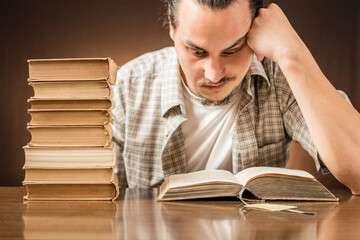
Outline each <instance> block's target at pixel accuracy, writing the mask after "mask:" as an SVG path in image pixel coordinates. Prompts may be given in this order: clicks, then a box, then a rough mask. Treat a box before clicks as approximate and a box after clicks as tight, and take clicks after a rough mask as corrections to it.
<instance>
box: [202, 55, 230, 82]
mask: <svg viewBox="0 0 360 240" xmlns="http://www.w3.org/2000/svg"><path fill="white" fill-rule="evenodd" d="M204 77H205V78H206V79H207V80H209V81H211V82H213V83H217V82H218V81H220V80H221V79H222V78H223V77H225V68H224V66H223V64H222V63H221V61H220V59H218V58H209V59H207V61H206V63H205V67H204Z"/></svg>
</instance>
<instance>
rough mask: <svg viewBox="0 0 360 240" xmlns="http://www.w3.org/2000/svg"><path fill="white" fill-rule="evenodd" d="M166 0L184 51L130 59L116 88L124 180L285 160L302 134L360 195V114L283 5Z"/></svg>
mask: <svg viewBox="0 0 360 240" xmlns="http://www.w3.org/2000/svg"><path fill="white" fill-rule="evenodd" d="M165 2H166V4H167V6H168V20H169V28H170V36H171V38H172V40H173V41H174V45H175V48H165V49H162V50H160V51H156V52H153V53H148V54H145V55H143V56H140V57H139V58H137V59H135V60H133V61H131V62H129V63H128V64H126V65H124V66H123V67H122V68H121V69H120V70H119V72H118V79H117V84H116V86H115V88H114V93H115V94H114V99H115V102H116V107H115V109H114V111H113V112H114V117H115V121H114V125H113V129H114V140H115V141H116V142H117V144H118V163H117V167H118V174H119V179H120V185H122V186H129V187H145V186H157V185H159V184H161V182H162V181H163V180H164V178H165V177H167V176H168V175H170V174H177V173H183V172H189V171H196V170H201V169H227V170H230V171H232V172H234V173H237V172H238V171H241V170H242V169H244V168H247V167H251V166H280V167H286V162H287V157H288V145H289V143H290V142H291V141H292V140H294V141H298V142H300V143H301V145H302V146H303V148H305V149H306V150H307V151H308V152H309V154H310V155H311V156H312V157H313V159H314V161H315V164H316V166H317V168H318V170H322V171H323V172H327V171H329V170H330V171H331V172H332V173H333V174H334V176H335V177H336V178H337V179H339V180H340V181H341V182H342V183H344V184H345V185H347V186H348V187H349V188H350V189H351V191H352V192H353V194H359V193H360V159H359V156H360V148H359V147H358V146H359V145H360V131H356V129H359V128H360V116H359V113H358V112H357V111H356V110H355V109H354V108H353V107H352V106H351V105H350V104H349V103H348V102H347V101H346V100H345V98H344V97H343V96H341V95H340V94H339V93H338V92H337V91H336V90H335V89H334V87H333V86H332V85H331V84H330V82H329V81H328V80H327V79H326V77H325V76H324V75H323V74H322V72H321V70H320V69H319V67H318V66H317V64H316V62H315V60H314V59H313V58H312V56H311V54H310V52H309V50H308V49H307V48H306V46H305V44H304V43H303V42H302V41H301V39H300V38H299V37H298V35H297V34H296V32H295V31H294V29H293V28H292V27H291V25H290V23H289V22H288V20H287V18H286V16H285V15H284V14H283V12H282V11H281V9H280V8H279V7H278V6H277V5H275V4H271V5H269V6H268V7H267V8H260V9H258V7H259V6H261V5H262V1H259V0H223V1H216V0H166V1H165ZM257 10H258V11H257ZM256 15H257V16H256ZM255 16H256V17H255ZM254 54H255V55H254Z"/></svg>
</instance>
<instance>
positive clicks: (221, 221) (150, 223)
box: [23, 189, 360, 240]
mask: <svg viewBox="0 0 360 240" xmlns="http://www.w3.org/2000/svg"><path fill="white" fill-rule="evenodd" d="M156 194H157V190H156V189H124V190H121V193H120V197H119V200H117V201H114V202H105V201H97V202H96V201H79V202H70V201H63V202H60V201H59V202H45V201H44V202H26V210H25V212H24V214H23V223H24V238H25V239H198V238H202V239H207V240H211V239H317V238H321V239H331V237H329V234H330V236H331V234H332V231H339V229H338V228H337V226H341V227H344V223H343V224H342V225H341V224H340V225H339V221H338V217H339V216H342V215H344V214H346V211H344V209H347V206H349V205H351V206H354V205H352V204H354V202H355V204H357V205H359V204H358V203H360V202H359V198H358V197H354V198H349V199H347V200H345V202H344V203H342V204H339V205H338V203H324V202H282V204H292V205H296V206H298V209H299V210H302V211H309V212H315V213H316V215H315V216H308V215H302V214H294V213H285V212H269V211H265V210H258V209H251V208H243V204H242V203H241V202H240V201H238V200H236V199H230V200H229V199H226V200H225V199H218V200H208V201H203V200H199V201H194V200H192V201H172V202H156ZM347 204H348V205H347ZM357 214H358V215H359V212H357ZM342 217H344V216H342ZM345 217H346V216H345ZM358 219H360V216H358V217H357V219H354V221H358V222H357V224H359V223H360V222H359V221H360V220H358ZM351 226H354V225H353V224H352V225H351ZM329 229H330V230H329ZM353 229H354V228H353ZM354 231H357V229H355V230H354Z"/></svg>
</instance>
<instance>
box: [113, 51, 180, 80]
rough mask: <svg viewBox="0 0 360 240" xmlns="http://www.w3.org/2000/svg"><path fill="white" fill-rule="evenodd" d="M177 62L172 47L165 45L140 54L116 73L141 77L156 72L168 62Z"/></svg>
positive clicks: (164, 67)
mask: <svg viewBox="0 0 360 240" xmlns="http://www.w3.org/2000/svg"><path fill="white" fill-rule="evenodd" d="M175 62H177V55H176V52H175V48H174V47H166V48H163V49H160V50H157V51H153V52H148V53H145V54H142V55H140V56H138V57H136V58H134V59H133V60H131V61H129V62H127V63H126V64H124V65H123V66H121V67H120V69H119V71H118V74H121V75H127V76H131V77H141V76H144V75H149V74H158V73H160V72H161V71H163V70H164V69H166V67H167V66H168V65H169V64H172V63H175Z"/></svg>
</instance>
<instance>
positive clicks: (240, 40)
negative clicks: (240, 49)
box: [224, 33, 247, 51]
mask: <svg viewBox="0 0 360 240" xmlns="http://www.w3.org/2000/svg"><path fill="white" fill-rule="evenodd" d="M246 35H247V33H246V34H245V35H244V36H242V37H241V38H239V39H238V40H237V41H236V42H234V44H232V45H231V46H230V47H228V48H225V49H224V51H226V50H229V49H232V48H234V47H235V46H236V45H238V44H239V43H241V42H242V41H243V40H244V38H245V37H246Z"/></svg>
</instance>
